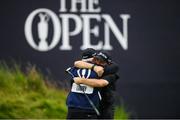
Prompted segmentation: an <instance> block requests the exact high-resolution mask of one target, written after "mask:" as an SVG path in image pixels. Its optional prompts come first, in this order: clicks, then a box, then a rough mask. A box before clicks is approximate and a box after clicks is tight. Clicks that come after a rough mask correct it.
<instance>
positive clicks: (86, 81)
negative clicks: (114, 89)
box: [74, 77, 109, 87]
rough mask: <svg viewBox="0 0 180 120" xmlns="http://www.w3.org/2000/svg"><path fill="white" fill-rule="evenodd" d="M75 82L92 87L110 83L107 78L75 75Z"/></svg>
mask: <svg viewBox="0 0 180 120" xmlns="http://www.w3.org/2000/svg"><path fill="white" fill-rule="evenodd" d="M74 82H75V83H76V84H85V85H88V86H91V87H104V86H107V85H108V84H109V82H108V81H107V80H104V79H93V78H92V79H86V78H80V77H75V78H74Z"/></svg>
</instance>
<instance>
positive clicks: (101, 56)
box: [94, 51, 112, 64]
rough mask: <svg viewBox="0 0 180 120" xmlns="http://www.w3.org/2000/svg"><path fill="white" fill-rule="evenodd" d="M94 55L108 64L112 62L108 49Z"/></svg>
mask: <svg viewBox="0 0 180 120" xmlns="http://www.w3.org/2000/svg"><path fill="white" fill-rule="evenodd" d="M94 57H95V58H96V59H99V60H101V61H104V62H106V63H107V64H110V63H111V62H112V60H111V56H110V53H108V52H106V51H100V52H99V53H97V54H96V55H95V56H94Z"/></svg>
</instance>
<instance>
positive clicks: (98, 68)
mask: <svg viewBox="0 0 180 120" xmlns="http://www.w3.org/2000/svg"><path fill="white" fill-rule="evenodd" d="M74 66H75V67H77V68H87V69H92V67H93V66H94V64H92V63H87V62H84V61H81V60H79V61H75V62H74ZM93 70H94V71H95V72H96V73H97V74H98V76H99V77H101V76H102V74H103V73H104V68H103V67H101V66H98V65H95V66H94V69H93Z"/></svg>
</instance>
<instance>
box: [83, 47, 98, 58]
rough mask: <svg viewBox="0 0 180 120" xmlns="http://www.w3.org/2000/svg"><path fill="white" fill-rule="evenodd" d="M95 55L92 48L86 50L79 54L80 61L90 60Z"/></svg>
mask: <svg viewBox="0 0 180 120" xmlns="http://www.w3.org/2000/svg"><path fill="white" fill-rule="evenodd" d="M95 55H96V50H94V49H93V48H87V49H85V50H84V51H83V52H82V54H81V56H82V59H88V58H92V57H94V56H95Z"/></svg>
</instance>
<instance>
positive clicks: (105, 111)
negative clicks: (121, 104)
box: [98, 105, 115, 120]
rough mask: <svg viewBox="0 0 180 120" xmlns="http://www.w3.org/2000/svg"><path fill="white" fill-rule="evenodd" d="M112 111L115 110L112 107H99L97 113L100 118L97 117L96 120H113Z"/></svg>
mask: <svg viewBox="0 0 180 120" xmlns="http://www.w3.org/2000/svg"><path fill="white" fill-rule="evenodd" d="M114 111H115V108H114V106H113V105H108V106H106V105H101V106H100V109H99V112H100V113H101V115H100V116H98V119H110V120H113V119H114Z"/></svg>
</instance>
